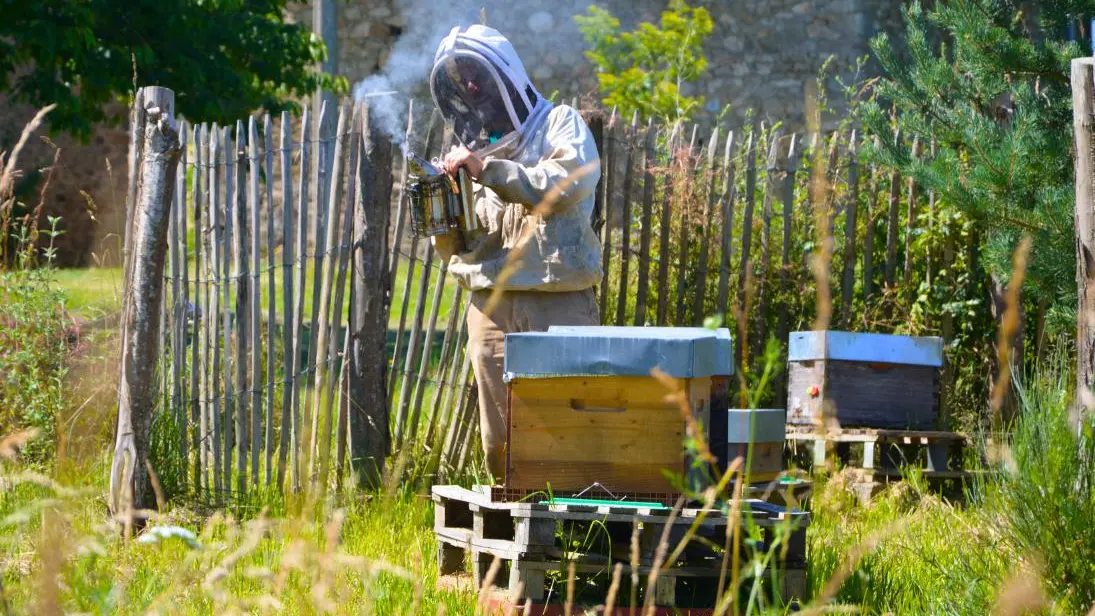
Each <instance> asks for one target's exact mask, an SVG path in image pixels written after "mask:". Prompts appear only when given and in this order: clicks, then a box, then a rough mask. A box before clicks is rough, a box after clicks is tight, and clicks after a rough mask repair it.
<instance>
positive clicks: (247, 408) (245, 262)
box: [232, 120, 258, 494]
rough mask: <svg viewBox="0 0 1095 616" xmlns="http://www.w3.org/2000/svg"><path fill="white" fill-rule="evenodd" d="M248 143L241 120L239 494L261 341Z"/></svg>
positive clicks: (236, 242)
mask: <svg viewBox="0 0 1095 616" xmlns="http://www.w3.org/2000/svg"><path fill="white" fill-rule="evenodd" d="M246 143H247V134H246V133H245V132H244V127H243V121H242V120H240V121H238V122H236V148H235V150H234V151H233V154H234V156H235V160H236V167H235V169H236V193H235V195H236V198H235V201H234V202H233V212H234V214H235V218H234V221H233V222H234V224H235V226H234V227H233V234H232V244H233V248H234V255H233V256H234V261H233V265H234V267H233V270H232V273H233V277H234V278H235V282H236V306H235V308H236V408H235V411H236V413H235V419H236V421H235V430H236V432H235V442H236V484H237V490H239V493H240V494H243V493H244V492H245V491H246V488H247V477H248V472H249V469H248V461H249V460H248V455H247V454H248V452H249V451H250V448H251V439H250V432H251V428H250V423H251V409H252V402H253V397H252V395H251V394H252V382H251V379H249V376H250V374H249V372H250V371H249V370H248V368H250V367H252V366H254V365H257V364H258V362H257V361H255V357H254V355H250V354H249V353H248V351H249V350H251V349H253V348H255V347H257V346H258V340H255V338H254V337H253V333H254V329H253V318H254V315H253V311H252V308H251V306H252V301H251V254H250V252H251V242H250V241H249V240H250V239H251V236H252V235H253V234H252V233H251V231H252V230H254V231H255V232H256V233H257V231H258V230H257V229H256V227H258V225H249V224H248V222H249V221H248V213H249V211H252V210H253V209H254V208H251V207H250V205H251V204H250V203H249V201H250V190H246V189H247V187H246V186H245V184H244V181H245V178H246V173H247V167H246V166H245V165H244V161H245V160H247V151H246V149H245V148H246ZM245 190H246V192H245ZM256 192H257V191H256ZM252 343H253V344H252ZM249 362H250V363H249Z"/></svg>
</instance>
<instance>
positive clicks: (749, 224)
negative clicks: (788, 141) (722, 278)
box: [737, 127, 757, 348]
mask: <svg viewBox="0 0 1095 616" xmlns="http://www.w3.org/2000/svg"><path fill="white" fill-rule="evenodd" d="M756 137H757V131H756V128H755V127H753V129H752V130H750V132H749V141H748V142H747V143H746V146H745V164H746V167H745V210H744V211H743V212H742V222H741V257H740V261H739V265H738V309H739V310H741V311H742V313H741V318H742V319H743V320H747V319H748V315H746V314H745V313H744V310H745V291H746V289H745V283H746V280H747V278H748V276H747V273H748V271H749V268H751V267H752V261H751V257H750V254H749V251H750V249H751V248H752V243H753V207H754V205H755V204H756V192H757V156H756ZM747 329H748V328H747ZM737 346H738V347H739V348H742V347H744V346H745V342H744V341H742V342H740V343H739V344H738V345H737Z"/></svg>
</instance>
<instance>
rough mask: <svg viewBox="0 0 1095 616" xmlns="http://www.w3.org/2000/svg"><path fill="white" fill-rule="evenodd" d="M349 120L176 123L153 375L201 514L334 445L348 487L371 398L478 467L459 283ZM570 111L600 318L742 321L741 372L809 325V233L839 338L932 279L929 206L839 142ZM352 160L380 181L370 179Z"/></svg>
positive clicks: (392, 155) (854, 143)
mask: <svg viewBox="0 0 1095 616" xmlns="http://www.w3.org/2000/svg"><path fill="white" fill-rule="evenodd" d="M366 114H367V112H366V111H365V110H364V109H363V108H362V106H361V105H353V106H350V105H346V104H343V105H341V106H340V107H339V109H338V110H337V111H336V110H332V109H325V110H324V111H323V113H322V115H324V116H327V115H329V116H330V117H329V118H327V117H321V118H320V119H319V122H318V123H317V126H319V127H320V128H314V127H313V126H312V120H313V119H312V118H310V117H309V116H308V113H307V112H305V113H304V115H303V117H300V118H297V119H295V120H294V119H293V118H290V116H289V115H288V114H283V115H282V116H281V118H280V120H279V121H277V122H275V121H273V120H272V119H271V118H270V117H269V116H264V117H261V118H250V119H248V120H247V121H240V122H237V123H236V124H235V126H227V127H221V126H216V125H206V124H201V125H195V126H189V125H186V124H185V123H182V124H181V125H180V135H181V140H182V145H183V147H182V152H183V154H182V158H181V160H180V161H179V163H178V164H179V172H178V175H177V185H176V189H175V192H174V202H173V204H172V213H171V217H170V221H171V223H170V224H171V228H170V231H169V236H168V237H169V250H168V265H167V269H166V271H165V282H166V284H165V294H166V298H165V299H166V301H164V302H163V314H162V318H161V321H162V327H161V332H162V341H161V347H160V348H161V349H162V352H161V361H160V365H159V369H160V374H161V375H162V396H163V402H164V407H165V408H166V409H169V411H170V416H171V417H172V418H173V419H174V420H175V421H176V422H177V425H178V426H180V427H181V430H179V433H180V442H179V443H178V445H177V446H178V449H179V455H180V456H181V459H183V460H186V461H187V464H186V471H185V472H186V483H187V485H189V486H190V488H191V489H192V490H194V491H195V492H196V493H198V494H202V495H206V496H208V497H210V498H211V499H212V500H214V501H216V502H223V501H224V499H226V498H231V497H232V494H233V492H235V493H236V494H243V493H245V492H247V491H248V490H252V489H255V488H256V487H258V486H260V485H265V486H276V487H277V488H279V489H283V490H288V491H299V490H301V489H302V488H304V487H306V486H309V485H324V486H325V485H326V484H327V481H328V476H329V468H328V467H329V460H330V459H331V457H332V456H333V460H334V465H333V466H334V469H333V470H334V475H333V476H334V477H336V478H339V479H341V478H342V477H344V476H346V475H347V473H348V472H349V470H351V468H350V467H349V466H348V465H347V460H346V459H347V451H348V449H349V448H350V441H351V440H352V438H353V432H354V429H353V425H352V424H353V421H354V413H353V412H352V411H353V409H354V407H355V405H362V404H372V405H373V406H377V405H380V406H385V408H381V409H376V408H370V409H368V411H369V412H368V413H366V415H367V416H368V417H369V418H370V421H372V422H373V423H374V425H372V429H373V430H374V431H380V432H382V433H385V434H390V443H391V447H390V448H389V451H390V452H393V453H395V452H409V453H411V454H413V455H410V456H408V458H409V459H411V460H413V462H412V463H413V464H415V465H418V466H419V467H420V468H421V469H424V470H425V472H426V473H428V474H429V475H430V476H434V477H451V476H452V475H453V474H454V473H460V472H462V471H465V470H467V469H469V467H470V466H471V465H472V464H473V463H474V461H475V459H476V458H477V456H478V452H479V447H478V428H477V423H478V422H477V417H478V412H477V399H476V389H475V387H474V376H473V374H472V371H471V366H470V363H469V357H468V356H467V354H466V353H465V347H466V344H467V326H466V322H465V315H466V311H467V307H468V304H469V294H468V293H467V292H465V290H464V289H462V288H461V287H460V286H459V285H457V284H456V283H455V281H453V280H452V279H451V278H450V277H449V276H448V272H447V264H446V263H444V262H441V260H440V259H438V258H437V256H436V255H435V254H434V251H433V250H432V247H431V246H430V245H429V242H424V241H421V242H420V241H418V240H415V239H413V238H410V237H409V232H408V221H407V218H408V212H407V204H406V201H405V199H404V197H403V191H402V187H403V185H404V181H405V179H406V170H405V169H403V170H402V171H401V172H398V173H397V172H390V171H389V170H393V169H399V168H401V167H402V157H401V156H400V155H399V151H398V148H390V149H387V150H384V153H385V155H386V156H387V158H386V159H385V160H371V159H369V157H373V158H375V153H373V152H369V151H366V149H365V147H364V145H363V144H364V143H365V141H366V140H365V139H363V135H362V132H361V131H362V130H363V129H362V126H363V121H362V117H363V115H366ZM583 114H584V115H585V116H586V118H587V121H588V123H589V125H590V127H591V129H592V131H593V133H594V137H595V139H596V141H597V143H598V147H599V150H600V152H601V160H602V178H601V184H600V189H599V191H598V194H597V204H596V208H595V212H594V221H593V222H594V226H595V229H597V230H598V232H599V233H600V236H601V238H602V243H603V251H604V252H603V261H604V267H605V271H606V273H607V275H606V278H605V281H604V283H603V284H602V285H600V287H599V288H598V294H599V302H600V309H601V315H602V320H603V322H604V323H606V324H616V325H632V324H634V325H650V324H656V325H676V326H684V325H699V324H701V323H702V322H703V321H704V319H705V317H707V316H709V315H714V314H723V315H727V318H728V319H729V320H730V321H731V322H732V323H733V324H734V326H735V327H736V329H737V331H738V332H739V336H736V338H737V339H736V341H735V346H736V347H737V348H738V349H739V355H738V361H739V368H741V367H742V366H745V367H750V366H753V363H754V362H755V361H756V360H754V359H752V357H753V356H756V355H758V354H759V351H760V350H761V349H762V345H761V342H763V341H764V340H765V339H766V338H767V337H768V336H769V335H775V336H776V337H777V339H779V340H784V341H785V340H786V337H787V332H788V331H791V329H792V328H796V327H800V326H802V325H806V326H808V325H809V319H812V318H813V314H814V313H812V312H810V310H807V309H805V308H804V306H805V305H806V304H810V305H811V306H812V305H813V297H812V293H813V291H810V293H809V294H807V293H805V291H804V289H806V287H805V286H804V285H806V284H807V282H806V281H811V282H810V283H809V284H813V282H812V281H814V280H815V278H816V277H815V275H814V274H813V273H811V272H810V270H809V266H808V263H807V259H806V255H807V254H808V253H810V252H811V250H812V249H811V246H810V242H811V241H812V240H811V239H810V238H814V237H818V238H822V241H824V238H826V237H831V238H832V240H833V243H832V251H833V252H832V254H833V257H832V267H831V268H829V271H831V272H832V279H833V282H832V284H833V288H834V298H835V299H834V304H833V305H834V307H835V308H836V309H837V311H836V312H835V313H834V314H836V316H835V317H834V322H835V323H837V324H841V325H844V326H846V327H847V328H856V327H857V323H856V319H857V318H859V313H860V312H861V311H860V310H859V308H858V306H862V305H864V304H865V303H867V300H868V299H871V298H873V297H876V296H878V295H880V294H882V293H884V291H885V290H886V289H887V288H892V287H893V286H894V284H895V282H896V281H897V280H898V279H899V278H900V277H903V278H904V279H906V280H908V279H910V278H912V277H914V276H923V275H926V276H927V277H928V278H929V279H930V277H931V275H932V274H931V271H932V267H933V264H932V263H931V262H930V261H931V259H929V262H928V263H913V259H912V258H911V256H910V255H911V254H912V249H911V242H912V241H913V239H914V236H916V234H918V233H922V232H927V233H929V234H930V233H932V232H933V230H932V228H931V227H932V224H931V222H930V221H931V220H932V217H931V213H933V212H934V206H935V202H934V198H931V197H930V195H929V196H928V197H927V198H925V197H924V196H923V195H920V194H919V193H918V191H917V189H916V186H915V185H913V184H909V183H906V182H903V181H902V179H901V178H900V177H898V176H896V175H895V174H892V173H890V172H888V171H887V170H884V169H876V168H865V167H864V166H863V165H862V164H861V162H860V159H859V156H858V154H857V147H858V145H859V139H858V138H857V136H856V135H855V133H854V132H853V133H848V134H841V133H832V134H825V135H814V136H804V135H801V134H781V132H780V130H779V129H778V127H777V128H776V129H775V130H772V129H770V128H768V127H765V126H763V125H757V126H751V127H745V128H744V129H743V128H740V127H739V128H737V129H735V130H729V131H728V130H725V129H724V128H721V127H720V128H717V129H716V130H715V131H714V132H712V133H711V134H710V136H704V137H702V138H701V136H699V134H698V129H697V128H694V127H693V128H691V130H686V129H684V128H682V127H680V126H675V127H672V126H656V125H653V124H648V125H646V126H641V125H639V123H638V121H637V119H632V120H631V121H630V122H625V121H621V119H620V118H617V117H616V116H615V115H614V114H608V113H606V112H604V111H602V110H599V109H587V110H583ZM413 117H414V114H413V113H409V114H408V128H407V138H408V139H409V140H412V141H413V140H415V138H416V135H419V134H422V133H424V134H425V137H424V138H423V139H419V140H418V142H415V143H412V147H413V148H414V150H415V151H416V152H418V153H420V154H425V155H427V156H431V155H436V154H438V153H439V152H440V150H441V148H442V143H443V142H445V141H446V139H445V135H443V134H442V133H443V128H442V126H441V123H440V122H439V120H438V117H437V114H436V113H435V114H434V115H433V116H432V119H431V121H430V123H429V126H428V127H426V130H424V131H423V130H417V131H416V130H414V129H413V127H412V126H411V124H412V121H411V120H412V119H413ZM275 125H276V126H275ZM329 126H333V127H335V128H333V129H331V128H325V127H329ZM818 153H821V154H823V155H821V156H818V155H816V154H818ZM366 163H367V164H368V165H369V166H370V168H373V169H375V170H377V172H376V173H374V174H373V175H372V176H370V177H369V178H368V182H367V181H366V178H365V175H367V174H362V173H361V172H360V169H361V168H362V166H363V165H365V164H366ZM819 177H820V178H822V180H823V181H822V182H814V181H812V178H813V179H814V180H816V179H817V178H819ZM818 186H823V189H819V188H818ZM368 191H373V193H374V195H373V198H374V200H375V195H376V194H381V195H390V197H389V198H388V203H389V204H390V208H389V210H390V215H391V219H390V221H387V223H386V224H385V225H382V226H380V227H379V228H383V229H385V235H387V229H388V228H389V226H390V228H391V233H390V236H387V237H381V238H376V237H373V238H371V239H367V238H363V237H362V236H361V235H360V234H359V232H360V227H361V224H360V221H358V224H357V225H355V216H357V215H358V214H357V213H356V212H360V211H361V208H360V207H359V205H360V203H361V200H362V199H365V198H366V197H365V196H364V193H366V192H368ZM130 192H131V194H132V192H133V189H132V187H131V191H130ZM819 199H822V200H824V203H823V207H817V205H818V200H819ZM902 200H904V202H905V203H904V204H905V208H904V209H903V210H902V209H901V207H900V206H901V201H902ZM925 206H926V207H927V208H928V214H929V215H928V216H921V211H920V210H922V209H923V208H924V207H925ZM819 212H822V213H823V214H822V215H817V214H818V213H819ZM924 221H928V222H927V223H926V224H927V227H928V228H927V229H926V230H925V229H923V228H922V227H924V225H925V223H924ZM819 225H820V228H821V230H822V231H823V232H822V233H817V230H818V228H819ZM938 239H939V242H938V243H939V245H940V250H939V257H938V258H939V259H941V261H942V262H936V263H935V268H936V270H937V271H938V270H939V269H943V270H947V269H949V268H948V263H947V262H946V261H947V260H951V261H953V259H954V258H955V251H954V250H953V246H952V245H951V243H952V242H953V238H951V237H950V236H947V238H946V239H944V238H943V237H942V235H940V237H939V238H938ZM365 241H384V242H387V244H386V246H388V247H387V248H385V251H386V254H385V257H386V260H387V263H385V264H383V272H381V274H382V275H371V276H366V275H361V274H360V273H359V274H356V275H355V274H354V272H357V268H358V267H359V265H360V264H359V263H358V261H357V260H356V259H355V257H354V250H355V248H360V246H361V245H362V242H365ZM901 252H903V253H904V259H903V260H902V259H900V258H899V256H900V253H901ZM777 255H778V258H777ZM135 267H140V264H139V263H138V264H135ZM377 271H379V270H377ZM377 271H374V272H373V274H376V272H377ZM355 284H357V285H360V286H357V287H355V286H354V285H355ZM805 295H811V296H810V297H809V298H807V299H809V300H810V301H809V302H807V301H806V300H805V299H804V296H805ZM363 297H364V298H365V299H362V298H363ZM347 299H349V300H350V301H349V302H348V301H347ZM378 300H379V301H380V302H381V303H382V304H383V309H382V312H383V313H384V314H383V315H382V316H381V318H382V319H383V322H385V323H388V324H389V332H388V340H387V341H386V345H385V351H384V356H383V357H381V356H380V353H379V351H377V350H376V349H372V350H369V349H365V350H364V351H362V350H361V349H360V348H357V347H354V340H353V338H354V336H353V335H352V331H353V327H352V324H348V323H346V319H347V318H349V319H350V320H351V321H352V320H353V315H354V310H355V307H358V306H359V305H363V304H367V305H368V310H373V311H374V312H375V310H377V308H376V305H374V304H373V303H372V302H374V301H378ZM347 305H348V306H349V310H348V311H347V308H346V307H347ZM365 309H366V308H361V310H365ZM945 325H946V324H944V328H945ZM742 339H744V342H743V341H742ZM758 341H759V342H758ZM374 351H375V355H370V353H373V352H374ZM354 353H358V355H357V361H358V363H359V365H361V364H362V362H363V363H364V364H365V365H370V366H374V367H383V368H384V369H383V370H380V369H375V370H372V371H371V372H369V373H368V376H365V377H362V376H361V375H360V374H359V375H358V380H359V381H360V379H361V378H365V379H367V380H368V379H372V380H374V381H379V380H380V379H383V385H384V388H383V391H384V392H386V393H385V395H386V398H387V399H386V400H382V401H379V402H378V401H375V400H374V401H372V402H371V403H370V402H367V401H363V400H361V399H360V398H361V395H359V394H358V393H356V391H357V390H355V385H354V384H353V382H352V381H353V380H354V379H353V378H350V377H349V376H348V370H347V364H348V363H349V362H347V361H343V360H344V359H348V358H350V357H351V356H352V355H353V354H354ZM362 353H364V355H362ZM362 374H364V373H362ZM373 384H374V385H377V384H378V383H373ZM374 391H377V389H374ZM389 416H390V418H391V421H390V426H389V425H388V417H389ZM352 470H354V471H358V470H359V469H352Z"/></svg>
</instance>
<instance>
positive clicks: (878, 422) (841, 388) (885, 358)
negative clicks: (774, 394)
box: [787, 331, 943, 430]
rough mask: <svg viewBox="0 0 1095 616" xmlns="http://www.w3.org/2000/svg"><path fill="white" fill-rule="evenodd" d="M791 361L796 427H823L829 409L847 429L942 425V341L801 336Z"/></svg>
mask: <svg viewBox="0 0 1095 616" xmlns="http://www.w3.org/2000/svg"><path fill="white" fill-rule="evenodd" d="M787 359H788V362H789V375H788V376H789V378H788V381H787V423H788V424H799V425H811V424H816V423H817V422H818V421H820V419H821V417H822V409H826V410H825V411H824V412H825V414H826V416H829V417H835V418H836V419H837V421H839V422H840V425H841V427H865V428H888V429H898V430H931V429H934V428H936V424H937V419H938V416H939V371H940V368H941V367H942V366H943V340H942V339H941V338H935V337H931V338H915V337H911V336H893V335H886V334H858V333H848V332H836V331H813V332H793V333H792V334H791V336H790V339H789V340H788V357H787ZM812 387H816V388H817V391H816V395H814V394H813V393H812V392H811V391H810V390H811V388H812Z"/></svg>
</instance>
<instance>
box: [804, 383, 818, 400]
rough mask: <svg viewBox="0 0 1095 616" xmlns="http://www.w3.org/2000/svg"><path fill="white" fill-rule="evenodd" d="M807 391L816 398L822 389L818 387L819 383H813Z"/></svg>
mask: <svg viewBox="0 0 1095 616" xmlns="http://www.w3.org/2000/svg"><path fill="white" fill-rule="evenodd" d="M806 393H808V394H810V397H811V398H816V397H817V396H818V394H820V393H821V389H820V388H818V386H817V385H811V386H810V387H809V389H807V390H806Z"/></svg>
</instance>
